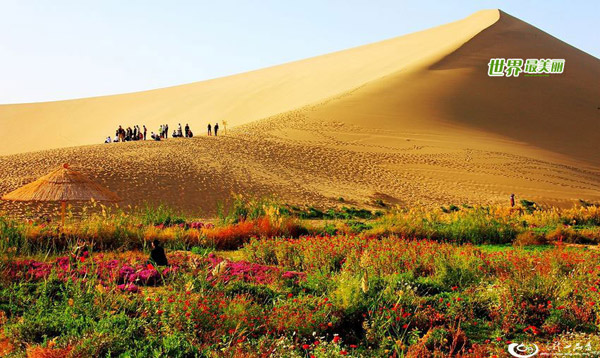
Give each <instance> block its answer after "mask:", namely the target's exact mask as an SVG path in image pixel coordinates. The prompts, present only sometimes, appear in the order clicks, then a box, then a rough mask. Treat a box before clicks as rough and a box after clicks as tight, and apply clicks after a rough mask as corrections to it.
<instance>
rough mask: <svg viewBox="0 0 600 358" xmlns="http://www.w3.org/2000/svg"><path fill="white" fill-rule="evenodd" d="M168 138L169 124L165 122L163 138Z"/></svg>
mask: <svg viewBox="0 0 600 358" xmlns="http://www.w3.org/2000/svg"><path fill="white" fill-rule="evenodd" d="M167 138H169V125H168V124H165V139H167Z"/></svg>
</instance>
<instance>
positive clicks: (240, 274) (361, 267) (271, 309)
mask: <svg viewBox="0 0 600 358" xmlns="http://www.w3.org/2000/svg"><path fill="white" fill-rule="evenodd" d="M525 204H526V203H525ZM525 204H524V205H523V206H520V207H518V208H512V209H510V208H499V207H480V208H472V207H460V208H459V207H455V206H451V207H448V208H446V207H444V208H440V209H435V210H434V209H394V210H387V211H385V212H383V211H382V212H376V213H373V212H367V211H364V210H357V209H353V208H342V209H336V210H330V211H322V210H318V209H315V208H293V207H289V206H286V205H279V204H276V203H274V202H272V201H265V200H258V201H252V200H244V199H242V198H238V200H237V201H236V202H235V204H234V206H233V207H232V208H231V209H230V210H229V211H228V212H227V213H222V214H221V215H220V217H219V218H217V219H215V220H213V221H212V222H206V221H204V222H199V221H194V220H193V219H191V218H186V217H184V216H182V215H178V214H177V213H176V212H174V211H173V210H170V209H168V208H165V207H160V208H146V209H140V210H133V211H131V212H128V213H125V212H123V211H120V210H114V209H113V210H112V211H111V210H109V209H108V208H104V207H97V208H96V209H99V210H90V211H89V213H87V214H86V213H84V215H83V216H82V218H81V219H78V220H75V219H72V220H70V221H69V222H68V223H67V225H66V226H65V227H64V228H62V229H61V228H59V227H58V226H56V225H55V224H52V223H47V222H35V221H23V220H13V219H10V218H9V217H7V216H4V217H2V218H1V219H0V240H1V243H0V253H1V254H2V255H1V257H2V259H1V260H0V326H1V327H2V328H1V331H0V332H1V333H0V353H3V354H8V355H9V356H16V357H19V356H30V357H64V356H70V357H91V356H94V357H98V356H123V357H151V356H169V357H188V356H189V357H193V356H208V357H217V356H242V357H255V356H275V357H313V356H314V357H338V356H353V357H389V356H393V357H442V356H443V357H446V356H464V357H488V356H494V355H495V356H498V357H502V356H506V347H507V345H508V344H509V343H512V342H518V343H523V342H535V343H537V344H538V346H539V347H541V348H542V349H545V350H547V351H551V350H552V349H554V350H556V349H559V348H557V347H563V348H562V349H563V350H562V351H561V352H566V351H568V350H565V349H567V348H564V347H568V346H569V345H571V347H576V343H580V344H583V345H586V344H589V345H590V346H593V347H596V348H597V349H598V350H600V339H599V338H598V328H599V326H598V323H599V317H600V316H599V314H600V307H599V306H598V298H599V297H598V294H599V293H598V290H599V289H600V255H599V253H598V251H596V250H595V247H596V246H595V244H596V243H597V241H598V239H600V209H599V208H598V207H596V206H582V207H578V208H573V209H568V210H559V209H554V208H546V209H540V208H537V207H535V206H530V205H525ZM155 238H157V239H158V240H160V241H161V242H162V243H163V245H164V246H165V248H166V251H167V256H168V258H169V260H170V266H168V267H155V266H153V265H151V264H148V263H147V259H148V253H147V250H148V245H149V241H151V240H153V239H155Z"/></svg>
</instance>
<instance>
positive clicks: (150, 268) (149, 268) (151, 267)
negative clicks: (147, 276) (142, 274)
mask: <svg viewBox="0 0 600 358" xmlns="http://www.w3.org/2000/svg"><path fill="white" fill-rule="evenodd" d="M146 268H147V269H148V270H154V266H152V264H148V266H146Z"/></svg>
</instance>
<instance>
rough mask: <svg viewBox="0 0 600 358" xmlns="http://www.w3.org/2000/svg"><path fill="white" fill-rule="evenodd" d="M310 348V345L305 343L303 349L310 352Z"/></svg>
mask: <svg viewBox="0 0 600 358" xmlns="http://www.w3.org/2000/svg"><path fill="white" fill-rule="evenodd" d="M309 348H310V344H306V343H305V344H303V345H302V349H304V350H308V349H309Z"/></svg>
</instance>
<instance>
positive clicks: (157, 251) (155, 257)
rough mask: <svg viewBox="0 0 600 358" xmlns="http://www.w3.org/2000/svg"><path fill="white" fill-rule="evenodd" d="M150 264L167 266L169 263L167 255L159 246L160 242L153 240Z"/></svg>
mask: <svg viewBox="0 0 600 358" xmlns="http://www.w3.org/2000/svg"><path fill="white" fill-rule="evenodd" d="M150 263H152V264H154V265H157V266H167V265H169V261H168V260H167V255H165V249H163V247H162V246H160V241H158V240H157V239H154V240H153V241H152V250H151V251H150Z"/></svg>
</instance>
